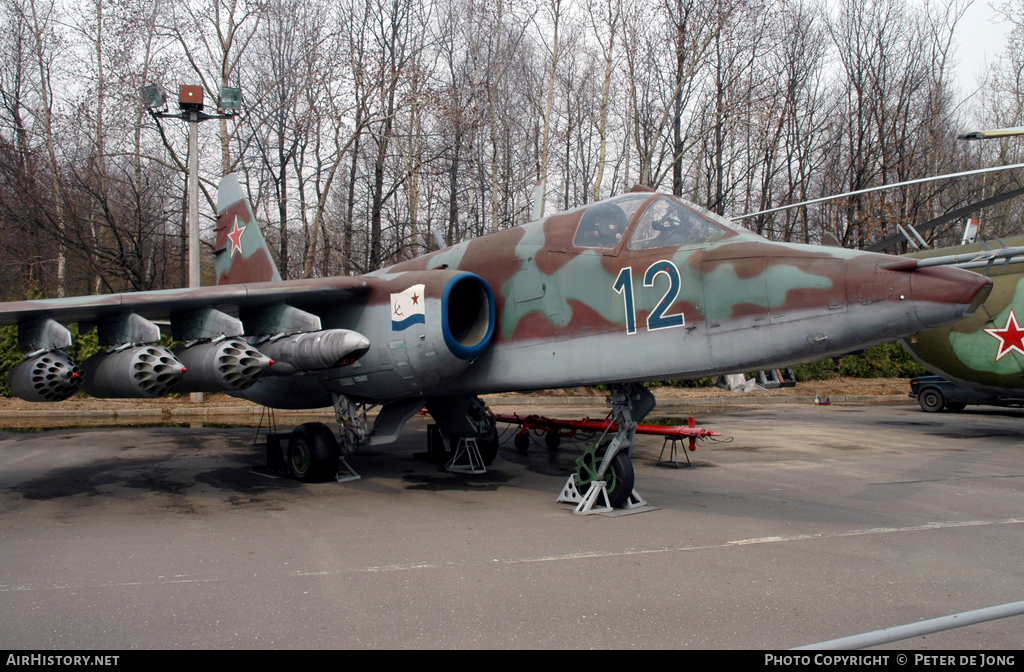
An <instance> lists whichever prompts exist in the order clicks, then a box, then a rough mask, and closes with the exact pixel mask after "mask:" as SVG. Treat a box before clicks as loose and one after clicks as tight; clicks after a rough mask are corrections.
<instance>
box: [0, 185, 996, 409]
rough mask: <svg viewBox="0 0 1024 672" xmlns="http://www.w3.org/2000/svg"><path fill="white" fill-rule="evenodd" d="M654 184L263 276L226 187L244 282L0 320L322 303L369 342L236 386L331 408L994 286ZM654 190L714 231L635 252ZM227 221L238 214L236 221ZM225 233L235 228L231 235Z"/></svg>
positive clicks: (764, 354)
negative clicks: (397, 304) (604, 229)
mask: <svg viewBox="0 0 1024 672" xmlns="http://www.w3.org/2000/svg"><path fill="white" fill-rule="evenodd" d="M235 190H240V189H239V188H238V187H237V186H236V187H234V188H233V190H232V193H233V194H234V193H236V191H235ZM222 191H225V193H227V190H226V189H224V188H223V187H222ZM648 192H649V190H646V191H644V190H641V192H640V193H639V194H636V193H634V194H628V195H625V196H621V197H617V199H609V200H606V201H602V202H599V203H596V204H591V205H589V206H586V207H583V208H579V209H576V210H572V211H568V212H562V213H558V214H556V215H552V216H550V217H547V218H545V219H542V220H540V221H536V222H531V223H528V224H525V225H522V226H517V227H514V228H510V229H506V230H503V231H500V232H497V233H494V234H491V235H487V236H483V237H480V238H476V239H473V240H470V241H467V242H462V243H459V244H457V245H455V246H452V247H448V248H445V249H443V250H440V251H438V252H434V253H432V254H429V255H426V256H423V257H419V258H417V259H413V260H410V261H407V262H403V263H400V264H396V265H394V266H391V267H389V268H385V269H382V270H380V271H377V272H374V273H370V274H368V275H366V276H362V277H336V278H324V279H309V280H291V281H285V282H272V281H269V280H270V279H271V277H272V276H271V275H268V274H272V273H276V269H275V268H273V264H272V262H271V263H270V268H268V266H267V263H266V259H264V258H263V257H262V256H260V255H261V254H264V253H266V248H265V244H264V243H263V241H262V236H261V235H260V236H259V241H258V242H259V248H260V249H257V250H256V251H255V252H250V251H249V249H248V244H247V239H246V238H245V236H248V235H252V234H253V233H257V234H258V228H257V227H256V226H254V221H253V220H252V219H251V216H250V218H249V219H246V218H245V217H244V216H243V215H245V214H248V206H247V204H246V203H245V200H244V197H243V199H242V201H241V203H242V205H243V206H244V210H245V212H244V213H243V212H241V208H238V209H235V204H236V203H237V202H238V199H237V198H234V197H230V198H229V197H225V201H226V202H224V203H221V204H220V205H221V206H222V207H221V208H219V209H220V211H221V216H220V218H219V221H218V229H217V249H218V250H219V252H220V253H219V255H218V266H217V269H218V271H217V272H218V278H219V279H220V281H221V282H222V283H224V282H229V281H230V282H231V283H238V282H239V281H240V280H244V282H242V283H241V284H222V285H219V286H217V287H204V288H201V289H194V290H187V289H183V290H165V291H155V292H140V293H134V294H120V295H109V296H89V297H76V298H71V299H53V300H44V301H25V302H15V303H6V304H0V324H16V323H26V322H28V321H30V320H32V319H35V318H38V317H43V316H48V317H52V318H53V319H55V320H57V321H59V322H61V323H63V324H67V323H70V322H95V321H96V320H98V319H103V318H105V317H110V316H113V315H118V314H122V313H125V312H129V311H131V312H136V313H138V314H140V315H142V316H143V317H146V318H148V319H151V320H160V319H165V320H171V321H172V323H173V322H174V321H175V320H176V319H181V317H180V316H181V315H184V314H187V313H188V311H194V310H196V309H199V308H202V307H204V306H212V307H216V308H217V309H218V310H221V311H223V312H225V313H229V314H231V315H235V316H241V318H242V321H243V323H244V322H245V319H246V315H247V314H253V311H260V310H264V309H267V308H269V307H273V306H275V305H280V304H287V305H288V306H293V307H295V308H299V309H301V310H304V311H308V312H310V313H313V314H315V315H317V316H319V318H320V319H321V320H322V328H324V329H330V328H344V329H351V330H355V331H357V332H359V333H361V334H363V335H365V336H366V337H367V338H368V339H369V341H370V343H371V347H370V350H369V351H368V352H367V353H366V355H364V356H363V357H362V358H361V359H360V360H359V361H357V362H356V363H355V364H353V365H350V366H343V367H340V368H335V369H328V370H323V371H316V372H309V373H305V374H301V375H294V376H289V377H267V378H263V379H261V380H260V381H258V382H257V383H256V385H254V386H253V387H251V388H249V389H248V390H246V391H245V392H243V393H241V394H240V395H239V396H243V397H245V398H248V399H252V400H254V401H257V402H259V403H262V404H265V405H267V406H272V407H278V408H314V407H323V406H329V405H330V404H331V403H332V396H331V392H337V393H341V394H344V395H346V396H348V397H350V398H353V399H359V400H364V401H394V400H399V399H408V398H419V397H422V398H426V399H429V398H440V397H456V396H471V395H478V394H484V393H492V392H504V391H517V390H519V391H521V390H534V389H542V388H551V387H564V386H575V385H591V384H608V383H617V382H630V381H636V382H641V381H653V380H659V379H678V378H692V377H699V376H706V375H713V374H721V373H730V372H737V371H749V370H752V369H756V368H764V367H768V366H781V365H790V364H794V363H799V362H807V361H813V360H818V359H821V358H823V357H827V356H831V355H840V354H844V353H846V352H849V351H851V350H856V349H859V348H862V347H866V346H870V345H874V344H877V343H883V342H886V341H891V340H894V339H897V338H900V337H904V336H909V335H911V334H915V333H918V332H920V331H922V330H925V329H929V328H933V327H936V326H938V325H941V324H946V323H949V322H952V321H955V320H958V319H960V318H961V317H963V316H964V314H965V313H966V312H968V311H969V307H970V306H971V304H972V302H976V300H977V299H979V297H981V298H983V296H982V295H983V294H984V292H985V291H986V290H987V288H988V287H989V285H990V283H989V281H988V280H987V279H984V278H982V277H981V276H979V275H978V274H976V273H970V272H966V271H962V270H959V269H953V268H944V267H936V268H929V269H916V270H915V269H913V268H910V269H908V267H907V264H906V262H905V261H901V259H900V258H899V257H892V256H888V255H881V254H874V253H867V252H859V251H852V250H843V249H840V248H833V247H820V246H810V245H799V244H791V243H773V242H768V241H766V240H764V239H763V238H760V237H759V236H757V235H755V234H753V233H751V232H749V231H746V230H744V229H741V228H739V227H737V226H735V225H734V224H732V223H730V222H729V221H727V220H724V219H722V218H720V217H718V216H716V215H713V214H711V213H708V212H706V211H704V210H702V209H700V208H698V207H696V206H693V205H690V204H685V205H684V204H683V203H682V202H681V201H677V200H675V199H673V198H672V197H669V196H665V195H661V194H655V193H648ZM619 199H633V201H634V202H633V205H636V202H635V201H637V200H640V201H642V203H640V204H639V206H638V207H637V208H636V209H635V212H633V213H632V216H631V217H630V218H628V221H627V220H625V219H624V220H623V222H625V224H624V227H625V228H624V229H623V230H622V232H621V233H620V234H619V235H620V236H621V237H620V238H619V239H618V240H617V242H616V243H615V245H614V246H613V247H608V248H597V247H581V246H577V245H576V242H577V238H576V236H577V235H578V234H577V230H578V228H579V227H580V224H581V219H582V218H583V217H584V216H585V214H586V213H587V211H588V210H589V209H591V208H596V207H607V206H608V205H609V204H613V205H614V204H615V203H620V202H623V201H621V200H619ZM660 199H670V201H671V204H672V207H681V208H683V209H684V210H686V211H687V212H688V213H690V214H689V215H687V216H693V217H697V218H698V219H701V220H702V221H703V223H704V224H703V225H706V226H708V227H710V228H709V230H711V231H713V235H712V236H711V237H712V238H717V239H716V240H712V241H707V242H692V243H689V244H684V245H671V246H660V247H648V248H646V249H637V250H632V249H629V246H628V245H627V241H628V240H629V239H630V237H631V236H632V235H633V232H634V230H635V229H636V228H637V226H638V222H640V220H641V218H642V217H643V216H644V213H645V212H646V211H647V209H648V208H650V207H651V206H652V205H653V204H655V203H656V202H658V201H659V200H660ZM661 205H662V206H665V205H666V204H664V203H662V204H661ZM666 207H667V206H666ZM239 220H241V221H242V222H244V223H245V224H246V226H245V227H244V231H243V232H242V233H241V234H239V232H238V228H236V222H238V221H239ZM239 228H240V225H239ZM231 235H234V236H236V238H237V237H239V236H242V237H240V238H238V240H239V241H240V244H241V249H238V247H237V243H233V242H232V239H231V237H230V236H231ZM225 252H226V253H227V254H226V255H225ZM225 258H226V260H227V261H226V263H222V259H225ZM267 258H268V259H269V254H267ZM624 269H629V270H628V271H624ZM673 269H674V270H673ZM469 274H472V275H469ZM465 278H477V279H479V278H482V280H483V282H485V283H486V286H487V287H489V288H490V291H491V292H493V303H494V322H493V324H492V325H491V326H492V327H493V337H492V338H491V340H490V342H489V343H487V342H484V343H482V345H481V346H480V350H479V352H478V353H477V354H473V355H472V356H467V355H465V354H463V355H459V354H458V353H457V352H455V351H454V350H453V348H452V347H451V344H450V340H448V337H447V336H446V335H445V334H444V333H442V331H443V330H442V328H441V326H440V325H441V323H442V320H443V319H446V316H448V315H449V314H450V313H449V312H448V311H449V310H451V311H453V312H452V313H451V314H454V313H455V312H457V311H459V310H461V307H460V306H459V305H456V302H454V300H453V301H452V302H451V303H450V304H449V303H446V301H447V300H448V299H447V298H446V296H447V292H449V291H450V290H451V288H452V287H453V286H455V285H456V284H457V283H458V282H460V281H462V280H464V279H465ZM645 279H646V281H648V282H646V284H645ZM260 280H262V281H260ZM418 285H422V286H423V294H424V302H425V319H424V321H423V323H422V324H414V325H412V326H410V327H408V328H406V329H404V330H402V331H394V330H393V325H392V321H391V319H392V314H391V313H392V299H393V295H395V294H396V293H399V292H403V291H404V290H406V289H408V288H411V287H414V286H418ZM453 296H454V295H453ZM629 300H632V302H633V305H634V309H633V310H632V311H628V310H627V306H628V302H629ZM659 305H660V307H659ZM631 322H633V323H634V324H635V328H634V329H630V328H629V326H630V323H631ZM446 324H447V323H446ZM474 352H475V351H474Z"/></svg>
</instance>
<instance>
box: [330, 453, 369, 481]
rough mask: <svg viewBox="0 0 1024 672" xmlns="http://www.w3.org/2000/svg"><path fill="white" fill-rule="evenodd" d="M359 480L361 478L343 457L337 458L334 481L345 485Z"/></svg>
mask: <svg viewBox="0 0 1024 672" xmlns="http://www.w3.org/2000/svg"><path fill="white" fill-rule="evenodd" d="M361 478H362V476H360V475H359V474H357V473H356V470H355V469H353V468H352V465H350V464H349V463H348V462H347V461H346V460H345V457H344V456H341V457H339V458H338V473H337V474H336V475H335V476H334V480H335V481H337V482H338V483H345V482H346V481H358V480H359V479H361Z"/></svg>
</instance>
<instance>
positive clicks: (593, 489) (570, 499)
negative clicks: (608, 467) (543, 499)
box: [555, 474, 657, 516]
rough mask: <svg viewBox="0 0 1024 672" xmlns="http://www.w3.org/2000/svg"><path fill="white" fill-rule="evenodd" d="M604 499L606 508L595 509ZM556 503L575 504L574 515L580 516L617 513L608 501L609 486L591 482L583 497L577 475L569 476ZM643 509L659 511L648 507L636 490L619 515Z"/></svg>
mask: <svg viewBox="0 0 1024 672" xmlns="http://www.w3.org/2000/svg"><path fill="white" fill-rule="evenodd" d="M602 497H603V498H604V506H598V507H597V508H595V505H597V503H598V501H599V500H600V499H601V498H602ZM555 501H557V502H561V503H563V504H575V505H576V508H575V509H573V513H575V514H577V515H580V516H587V515H590V514H594V513H603V514H612V515H615V513H616V511H615V509H613V508H612V505H611V502H610V501H609V499H608V485H607V484H606V483H605V482H604V481H591V482H590V487H589V488H587V492H586V493H584V494H582V495H581V494H580V491H579V488H578V487H577V483H576V474H572V475H571V476H569V480H568V481H566V482H565V487H563V488H562V493H561V494H560V495H558V499H557V500H555ZM641 507H646V510H650V511H655V510H657V509H656V508H654V507H650V506H648V504H647V500H646V499H644V498H643V497H641V496H640V493H638V492H637V491H636V488H634V489H633V492H631V493H630V495H629V498H628V499H627V500H626V503H625V504H624V505H623V506H622V509H620V510H619V513H623V512H629V511H631V510H633V509H639V508H641ZM638 513H639V512H638Z"/></svg>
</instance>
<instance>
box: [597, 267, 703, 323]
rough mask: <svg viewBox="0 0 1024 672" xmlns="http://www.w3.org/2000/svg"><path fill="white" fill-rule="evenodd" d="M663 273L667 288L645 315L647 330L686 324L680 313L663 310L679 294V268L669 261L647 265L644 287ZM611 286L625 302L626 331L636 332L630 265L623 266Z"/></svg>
mask: <svg viewBox="0 0 1024 672" xmlns="http://www.w3.org/2000/svg"><path fill="white" fill-rule="evenodd" d="M662 273H664V274H665V275H667V276H668V281H669V285H668V290H666V291H665V294H664V295H663V296H662V297H661V301H659V302H658V305H657V306H655V307H654V310H652V311H651V314H650V315H648V316H647V330H648V331H655V330H657V329H668V328H670V327H682V326H684V325H685V324H686V319H685V317H684V316H683V314H682V313H679V314H678V315H666V314H665V311H666V310H668V309H669V308H670V307H671V306H672V304H673V303H675V302H676V297H678V296H679V288H680V284H681V283H680V279H679V269H678V268H676V265H675V264H673V263H672V262H671V261H665V260H662V261H656V262H654V263H653V264H651V265H650V266H648V267H647V272H646V273H644V287H653V286H654V279H655V278H656V277H658V275H660V274H662ZM612 288H613V289H614V290H615V292H616V293H618V294H622V298H623V301H625V303H626V333H628V334H635V333H636V306H635V305H634V303H633V269H632V267H630V266H627V267H625V268H623V269H622V270H621V271H619V275H618V277H617V278H615V284H614V285H612Z"/></svg>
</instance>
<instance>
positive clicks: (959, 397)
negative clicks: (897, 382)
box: [909, 376, 1024, 413]
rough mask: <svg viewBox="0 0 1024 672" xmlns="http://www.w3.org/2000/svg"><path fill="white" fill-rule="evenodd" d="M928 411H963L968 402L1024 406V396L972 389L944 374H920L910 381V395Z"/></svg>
mask: <svg viewBox="0 0 1024 672" xmlns="http://www.w3.org/2000/svg"><path fill="white" fill-rule="evenodd" d="M909 396H911V397H912V398H914V399H917V403H919V404H921V409H922V410H924V411H927V412H928V413H938V412H939V411H941V410H942V409H946V410H948V411H953V412H956V411H962V410H964V408H966V407H967V405H968V404H985V405H989V406H1024V398H1017V397H1005V396H1000V395H998V394H989V393H987V392H978V391H975V390H970V389H968V388H966V387H963V386H962V385H957V384H956V383H951V382H949V381H948V380H946V379H945V378H943V377H942V376H920V377H918V378H914V379H912V380H911V381H910V395H909Z"/></svg>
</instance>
